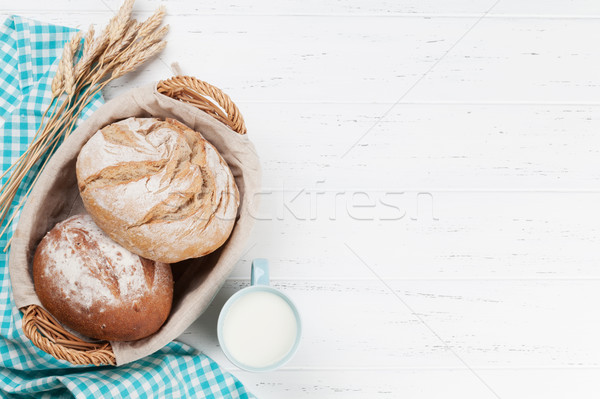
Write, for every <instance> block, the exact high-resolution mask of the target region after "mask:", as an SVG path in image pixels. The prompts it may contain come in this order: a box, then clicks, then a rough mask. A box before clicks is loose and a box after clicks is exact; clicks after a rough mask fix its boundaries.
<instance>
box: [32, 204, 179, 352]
mask: <svg viewBox="0 0 600 399" xmlns="http://www.w3.org/2000/svg"><path fill="white" fill-rule="evenodd" d="M33 280H34V286H35V292H36V293H37V295H38V298H39V299H40V301H41V302H42V305H44V307H45V308H46V309H47V310H48V311H49V312H50V313H51V314H52V315H53V316H54V317H56V319H57V320H58V321H60V322H61V323H63V324H65V325H66V326H68V327H71V328H72V329H74V330H75V331H78V332H80V333H81V334H84V335H86V336H88V337H91V338H97V339H105V340H109V341H132V340H137V339H140V338H144V337H147V336H148V335H151V334H152V333H154V332H156V331H157V330H158V329H159V328H160V326H162V324H163V323H164V322H165V320H166V319H167V317H168V316H169V312H170V310H171V302H172V300H173V277H172V274H171V266H170V265H168V264H165V263H160V262H154V261H151V260H148V259H144V258H141V257H140V256H138V255H135V254H132V253H131V252H129V251H127V250H126V249H125V248H123V247H121V246H120V245H119V244H117V243H116V242H114V241H113V240H111V239H110V238H109V237H108V236H107V235H106V234H104V232H102V230H100V228H99V227H98V226H96V224H95V223H94V221H93V220H92V218H91V217H90V216H89V215H75V216H72V217H70V218H69V219H67V220H65V221H63V222H61V223H58V224H57V225H56V226H55V227H54V228H53V229H52V230H50V232H48V234H46V236H45V237H44V238H43V239H42V241H41V242H40V244H39V245H38V247H37V250H36V252H35V255H34V258H33Z"/></svg>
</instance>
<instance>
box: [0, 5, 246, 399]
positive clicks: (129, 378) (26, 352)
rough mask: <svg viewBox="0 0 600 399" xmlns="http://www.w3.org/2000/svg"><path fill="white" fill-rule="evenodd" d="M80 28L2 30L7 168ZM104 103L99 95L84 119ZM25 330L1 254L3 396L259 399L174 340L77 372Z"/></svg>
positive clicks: (24, 22)
mask: <svg viewBox="0 0 600 399" xmlns="http://www.w3.org/2000/svg"><path fill="white" fill-rule="evenodd" d="M75 31H76V30H74V29H71V28H66V27H60V26H54V25H49V24H44V23H40V22H36V21H32V20H28V19H25V18H21V17H18V16H11V17H9V18H7V19H6V21H5V22H4V24H3V25H2V26H0V118H2V119H0V132H1V140H0V155H1V162H2V171H5V170H6V169H7V168H8V167H9V166H10V165H11V164H12V163H13V162H14V161H15V160H16V159H17V158H18V157H19V156H20V154H22V153H23V152H24V151H25V149H26V148H27V145H28V143H29V141H30V140H31V139H32V137H33V135H34V134H35V132H36V129H37V127H38V125H39V123H40V121H41V115H42V113H43V112H44V110H45V109H46V107H47V106H48V104H49V103H50V101H51V98H50V85H51V81H52V78H53V76H54V73H55V71H56V68H57V65H58V60H59V57H60V55H61V53H62V48H63V46H64V44H65V43H66V42H67V41H68V40H69V38H70V37H71V35H72V34H73V33H74V32H75ZM102 103H103V100H102V97H101V96H100V95H98V96H97V97H96V98H94V100H93V101H92V102H91V104H90V105H89V106H88V107H87V108H86V109H85V110H84V111H83V112H82V116H81V119H82V120H83V119H85V118H87V117H88V116H90V115H91V114H92V113H93V112H94V111H95V110H96V109H97V108H99V107H100V106H101V105H102ZM2 120H3V121H2ZM4 181H6V178H3V180H2V182H4ZM31 181H32V178H31V176H30V177H28V178H27V179H26V181H25V182H24V184H23V185H22V186H21V189H20V191H19V193H18V195H17V197H16V198H15V201H14V202H13V205H15V204H17V203H19V202H20V201H21V199H22V197H23V195H24V193H25V192H26V191H27V189H28V187H29V185H30V184H31ZM17 220H18V217H17V218H16V219H15V220H14V221H13V223H12V225H11V226H10V227H9V229H8V233H7V234H5V235H4V236H3V237H1V238H0V249H3V248H4V247H5V246H6V243H7V241H8V240H9V239H10V238H11V236H12V234H13V232H14V228H15V226H16V221H17ZM5 223H6V222H5ZM2 227H4V226H2ZM21 327H22V316H21V312H20V311H19V310H18V308H17V307H16V306H15V304H14V301H13V296H12V289H11V283H10V279H9V275H8V254H7V253H4V252H1V251H0V397H19V398H24V397H35V398H50V397H52V398H57V397H58V398H60V397H73V396H75V397H78V398H87V397H175V398H177V397H207V398H220V397H226V398H251V397H253V396H252V394H251V393H250V392H248V391H247V390H246V389H245V388H244V386H243V385H242V384H241V383H240V382H239V381H238V380H237V379H236V378H235V377H234V376H232V375H231V374H230V373H227V372H226V371H224V370H222V369H221V368H220V367H219V366H218V365H217V364H216V363H215V362H213V361H212V360H211V359H209V358H208V357H207V356H205V355H204V354H201V353H198V352H197V351H196V350H195V349H193V348H191V347H189V346H187V345H185V344H182V343H178V342H170V343H169V344H167V345H166V346H164V347H163V348H162V349H160V350H158V351H157V352H155V353H154V354H153V355H151V356H147V357H145V358H143V359H141V360H138V361H137V362H133V363H129V364H127V365H125V366H121V367H112V366H103V367H76V366H73V365H71V364H70V363H68V362H65V361H60V360H56V359H55V358H53V357H52V356H50V355H48V354H46V353H45V352H43V351H41V350H39V349H38V348H37V347H35V346H34V345H33V344H32V343H31V341H29V339H27V338H26V337H25V336H24V334H23V331H22V328H21Z"/></svg>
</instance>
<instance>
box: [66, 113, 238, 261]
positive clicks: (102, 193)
mask: <svg viewBox="0 0 600 399" xmlns="http://www.w3.org/2000/svg"><path fill="white" fill-rule="evenodd" d="M77 183H78V185H79V191H80V193H81V198H82V200H83V204H84V205H85V208H86V209H87V211H88V212H89V214H90V215H91V216H92V218H93V219H94V221H95V222H96V223H97V224H98V226H100V228H101V229H102V230H104V231H105V232H106V234H108V236H109V237H111V238H112V239H113V240H115V241H116V242H118V243H119V244H121V245H122V246H124V247H125V248H127V249H128V250H130V251H131V252H133V253H136V254H138V255H140V256H143V257H145V258H148V259H153V260H157V261H160V262H167V263H174V262H179V261H181V260H184V259H189V258H198V257H201V256H203V255H206V254H208V253H210V252H213V251H214V250H216V249H217V248H219V247H220V246H221V245H223V243H224V242H225V241H226V240H227V238H228V237H229V235H230V234H231V231H232V229H233V226H234V223H235V218H236V216H237V209H238V205H239V193H238V189H237V186H236V184H235V180H234V178H233V175H232V174H231V171H230V170H229V167H228V166H227V163H226V162H225V160H224V159H223V158H222V157H221V155H220V154H219V153H218V152H217V150H216V148H215V147H213V146H212V145H211V144H210V143H209V142H208V141H206V140H205V139H204V138H203V137H202V135H201V134H200V133H198V132H196V131H194V130H192V129H190V128H189V127H187V126H185V125H183V124H182V123H180V122H178V121H176V120H173V119H167V120H165V121H162V120H159V119H156V118H129V119H125V120H122V121H119V122H115V123H112V124H110V125H108V126H106V127H104V128H102V129H101V130H100V131H98V132H97V133H96V134H94V135H93V136H92V137H91V138H90V139H89V141H88V142H87V143H86V144H85V145H84V146H83V148H82V149H81V152H80V153H79V156H78V158H77Z"/></svg>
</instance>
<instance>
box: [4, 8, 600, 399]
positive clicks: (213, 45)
mask: <svg viewBox="0 0 600 399" xmlns="http://www.w3.org/2000/svg"><path fill="white" fill-rule="evenodd" d="M118 3H119V1H118V0H105V4H103V3H101V2H92V1H74V0H57V1H54V2H52V3H49V2H47V1H40V0H33V1H28V2H23V3H22V4H21V3H20V4H11V5H10V7H6V5H5V6H4V9H3V10H2V12H3V13H5V14H9V13H19V14H23V15H26V16H29V17H32V18H37V19H42V20H46V21H48V22H52V23H58V24H64V25H70V26H80V27H86V26H87V25H88V24H89V23H92V22H94V23H99V22H102V21H105V20H106V19H107V18H108V17H109V16H110V15H111V12H112V10H114V9H116V8H117V7H118ZM158 4H159V2H158V1H156V0H138V2H137V4H136V7H135V9H134V12H135V13H137V17H138V18H143V17H145V16H147V15H149V13H150V12H151V10H152V9H154V8H155V7H156V6H157V5H158ZM492 6H493V8H492ZM166 7H167V10H168V13H169V15H168V17H167V22H168V23H170V24H171V26H172V29H171V32H170V34H169V37H168V40H169V45H168V48H167V50H166V51H165V52H164V53H163V54H162V55H161V57H160V59H156V60H153V61H151V62H150V63H148V64H147V65H146V66H144V67H143V68H142V69H141V70H140V71H139V72H137V73H135V74H133V75H132V76H128V77H127V78H125V79H120V80H117V81H115V82H114V83H113V84H111V86H110V87H109V88H107V90H106V91H105V96H106V97H107V98H109V99H110V98H113V97H115V96H117V95H118V94H120V93H122V92H123V91H125V90H127V89H128V88H131V87H133V86H136V85H141V84H147V83H148V82H151V81H154V80H158V79H164V78H167V77H169V76H170V75H171V73H172V72H171V71H170V68H169V64H170V63H171V62H173V61H178V62H179V64H180V65H181V67H182V69H183V71H184V72H185V73H187V74H191V75H195V76H197V77H199V78H201V79H203V80H206V81H208V82H210V83H213V84H215V85H217V86H219V87H221V88H222V89H224V90H225V91H226V92H227V93H228V94H230V95H231V96H232V98H233V100H234V101H235V102H236V103H237V104H238V105H239V107H240V108H241V111H242V113H243V114H244V117H245V118H246V121H247V126H248V134H249V137H250V139H251V140H252V141H253V142H254V143H255V144H256V147H257V151H258V153H259V155H260V156H261V159H262V165H263V169H264V179H263V187H264V190H263V194H262V195H261V206H260V208H259V209H258V210H257V211H256V212H257V215H256V217H257V219H258V220H257V223H256V228H255V231H254V234H253V237H252V239H251V241H250V242H249V243H248V249H247V252H246V254H245V255H244V256H243V257H242V259H241V260H240V262H239V263H238V265H237V266H236V269H235V270H234V272H233V274H232V275H231V279H230V280H229V281H228V282H227V283H226V284H225V286H224V288H223V290H222V291H221V292H220V293H219V294H218V295H217V297H216V298H215V301H214V303H213V304H212V305H211V307H210V308H209V310H208V311H207V312H206V313H205V314H204V315H203V316H202V317H201V318H200V319H198V320H197V321H196V323H194V324H193V325H192V326H191V327H190V328H189V329H188V330H187V331H186V333H185V334H184V335H182V337H181V340H182V341H184V342H187V343H190V344H192V345H193V346H195V347H197V348H199V349H200V350H203V351H204V352H205V353H207V354H208V355H209V356H211V357H213V358H214V359H215V360H217V361H218V362H219V363H220V364H221V365H222V366H224V367H225V368H227V369H229V370H231V371H232V372H233V373H234V374H235V375H236V376H238V377H239V378H240V379H241V380H242V381H243V382H244V383H245V384H247V385H248V386H249V387H250V389H251V390H252V391H253V392H254V393H255V394H256V395H258V397H261V398H282V397H285V398H303V397H318V398H341V397H351V398H352V397H355V398H365V397H368V398H396V397H400V396H402V397H410V398H432V397H442V396H443V397H448V396H449V397H463V398H488V397H489V398H495V397H501V398H503V399H504V398H525V397H526V398H544V399H547V398H564V397H592V396H593V395H594V394H595V393H597V391H598V389H600V387H599V385H598V377H599V376H600V364H599V363H598V359H599V358H600V346H599V344H598V342H597V336H598V333H599V332H600V318H599V317H598V316H597V315H596V313H597V312H596V311H595V308H594V304H595V303H597V302H598V300H599V299H600V298H599V295H600V294H599V293H600V274H599V268H598V260H599V259H600V253H599V250H598V249H597V247H598V245H597V237H598V234H599V229H598V227H597V226H598V225H599V222H600V220H599V219H600V214H599V213H598V211H597V204H598V203H599V201H600V198H599V196H600V181H599V180H600V172H598V171H599V170H600V158H599V157H598V155H599V152H600V140H599V139H598V135H597V131H598V129H599V128H600V100H599V98H598V86H599V85H600V75H598V73H597V71H596V69H597V67H596V65H597V64H598V51H597V45H596V41H595V40H593V38H594V37H596V36H597V34H596V33H597V28H598V19H600V3H598V2H591V1H586V0H575V1H569V2H547V1H540V0H535V1H529V2H523V1H517V0H501V1H500V2H497V3H496V2H494V1H487V0H484V1H470V0H459V1H455V2H446V1H439V0H426V1H413V0H407V1H402V2H393V1H389V0H377V1H370V2H366V1H360V0H351V1H347V2H332V1H327V2H320V1H313V0H311V1H297V0H290V1H283V2H273V1H271V0H257V1H233V0H232V1H225V2H217V3H207V2H196V1H193V0H177V1H170V2H168V3H166ZM486 12H487V14H486V15H485V17H484V18H481V17H482V16H483V15H484V13H486ZM255 257H266V258H269V259H270V261H271V268H272V269H271V276H272V279H273V283H274V285H275V286H277V287H280V288H282V289H284V290H285V291H286V292H287V293H289V294H290V295H291V296H292V297H293V298H294V299H295V301H296V302H297V304H298V306H299V308H300V310H301V312H302V315H303V317H304V323H305V335H304V339H303V341H302V345H301V347H300V351H299V352H298V355H297V356H296V357H295V358H294V359H293V360H292V361H291V362H290V363H289V364H288V365H287V366H285V367H284V368H283V369H282V370H280V371H277V372H273V373H267V374H251V373H246V372H242V371H240V370H238V369H236V368H234V367H233V366H232V365H231V364H230V363H229V362H228V361H227V360H226V359H225V358H224V357H223V355H222V353H221V351H220V348H219V347H218V343H217V339H216V331H215V325H216V320H217V317H218V311H219V310H220V308H221V306H222V305H223V303H224V302H225V301H226V300H227V298H228V297H229V296H230V295H231V294H232V293H234V292H235V291H237V290H238V289H240V288H242V287H244V286H245V285H247V284H248V280H247V279H248V275H249V265H250V262H251V260H252V259H253V258H255Z"/></svg>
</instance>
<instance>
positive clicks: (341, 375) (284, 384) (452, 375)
mask: <svg viewBox="0 0 600 399" xmlns="http://www.w3.org/2000/svg"><path fill="white" fill-rule="evenodd" d="M476 372H477V374H479V376H480V377H481V378H483V379H484V381H485V382H486V383H487V384H489V385H490V386H491V388H492V389H493V390H494V392H496V393H497V394H498V396H500V397H501V398H529V399H564V398H569V397H581V398H583V397H588V396H589V394H590V392H597V391H598V390H599V389H600V385H599V383H598V375H599V372H598V370H595V369H577V370H572V369H560V370H549V369H544V370H530V369H520V370H498V369H494V370H476ZM234 373H235V375H236V377H238V378H240V379H241V381H242V382H243V383H244V384H245V385H246V386H247V387H248V388H249V389H250V390H251V391H252V392H253V393H255V394H256V395H258V396H259V397H260V398H264V399H269V398H273V399H279V398H290V399H295V398H315V397H318V398H357V399H363V398H373V399H385V398H398V397H407V398H412V399H420V398H422V399H431V398H440V397H448V396H451V397H462V398H478V399H483V398H495V396H493V394H492V393H491V392H490V391H489V390H487V389H486V388H485V386H484V385H483V384H482V383H481V382H480V381H478V380H476V378H475V377H474V376H473V375H472V373H471V372H470V371H468V370H422V369H415V370H360V371H352V370H344V371H338V370H293V371H290V370H284V371H276V372H272V373H267V374H255V373H248V372H243V371H240V370H235V371H234Z"/></svg>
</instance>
